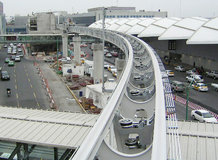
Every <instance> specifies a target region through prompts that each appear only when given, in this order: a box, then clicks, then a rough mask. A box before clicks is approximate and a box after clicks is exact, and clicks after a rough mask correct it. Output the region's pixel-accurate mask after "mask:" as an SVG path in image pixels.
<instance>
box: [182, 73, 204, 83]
mask: <svg viewBox="0 0 218 160" xmlns="http://www.w3.org/2000/svg"><path fill="white" fill-rule="evenodd" d="M186 79H187V81H188V82H195V83H200V82H204V79H203V78H202V76H201V75H198V74H193V75H190V76H186Z"/></svg>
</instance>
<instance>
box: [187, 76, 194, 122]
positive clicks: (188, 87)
mask: <svg viewBox="0 0 218 160" xmlns="http://www.w3.org/2000/svg"><path fill="white" fill-rule="evenodd" d="M193 82H194V80H192V81H191V82H190V83H189V85H188V86H187V87H186V116H185V117H186V118H185V119H186V120H188V103H189V89H190V87H191V85H192V83H193Z"/></svg>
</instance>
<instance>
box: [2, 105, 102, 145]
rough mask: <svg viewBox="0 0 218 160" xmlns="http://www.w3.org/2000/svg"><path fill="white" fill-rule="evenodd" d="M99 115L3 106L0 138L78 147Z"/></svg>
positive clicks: (36, 143) (10, 140)
mask: <svg viewBox="0 0 218 160" xmlns="http://www.w3.org/2000/svg"><path fill="white" fill-rule="evenodd" d="M97 119H98V115H90V114H81V113H69V112H56V111H44V110H30V109H22V108H9V107H0V140H3V141H9V142H20V143H28V144H35V145H40V146H48V147H57V148H69V149H73V148H77V147H79V146H80V144H81V143H82V141H83V139H84V138H85V137H86V135H87V134H88V133H89V131H90V130H91V128H92V127H93V125H94V124H95V122H96V121H97Z"/></svg>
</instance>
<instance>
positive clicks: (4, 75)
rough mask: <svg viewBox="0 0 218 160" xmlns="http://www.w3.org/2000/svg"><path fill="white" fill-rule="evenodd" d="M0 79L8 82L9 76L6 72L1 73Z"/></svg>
mask: <svg viewBox="0 0 218 160" xmlns="http://www.w3.org/2000/svg"><path fill="white" fill-rule="evenodd" d="M1 79H2V80H10V76H9V74H8V71H1Z"/></svg>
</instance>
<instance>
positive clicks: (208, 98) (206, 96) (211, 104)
mask: <svg viewBox="0 0 218 160" xmlns="http://www.w3.org/2000/svg"><path fill="white" fill-rule="evenodd" d="M165 67H166V69H171V70H173V71H174V73H175V76H174V77H169V79H170V81H172V80H178V81H181V82H186V83H187V80H186V78H185V77H186V76H187V74H186V73H185V72H178V71H175V70H174V67H173V66H165ZM203 78H204V83H205V84H207V85H208V88H209V91H208V92H199V91H196V90H194V89H190V90H189V99H190V101H192V102H193V103H196V104H199V105H200V106H202V107H204V108H207V109H209V110H211V111H213V112H215V113H216V114H218V105H217V104H218V99H217V97H218V92H216V91H215V90H214V88H212V87H211V85H210V84H211V83H218V80H214V79H212V78H208V77H205V76H204V77H203ZM174 94H177V95H179V96H181V97H183V98H186V92H183V93H174Z"/></svg>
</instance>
